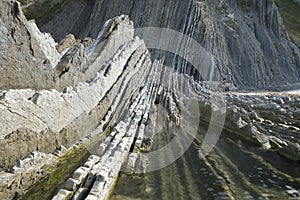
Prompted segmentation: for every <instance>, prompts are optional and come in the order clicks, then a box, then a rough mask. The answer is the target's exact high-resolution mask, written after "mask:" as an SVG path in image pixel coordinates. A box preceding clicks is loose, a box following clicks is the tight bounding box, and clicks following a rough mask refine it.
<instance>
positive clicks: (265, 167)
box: [111, 134, 300, 200]
mask: <svg viewBox="0 0 300 200" xmlns="http://www.w3.org/2000/svg"><path fill="white" fill-rule="evenodd" d="M225 135H227V134H222V137H221V139H220V140H219V142H218V144H217V146H216V147H215V148H214V150H213V151H212V152H211V153H210V154H209V155H208V156H206V157H205V158H201V157H200V156H199V151H198V149H199V144H200V141H201V139H200V138H197V139H195V141H194V143H193V144H192V145H191V146H190V148H189V149H188V150H187V151H186V152H185V154H184V155H183V156H182V157H180V158H179V159H178V160H177V161H176V162H174V163H173V164H171V165H169V166H167V167H165V168H163V169H161V170H159V171H155V172H151V173H147V174H144V175H128V174H124V173H123V174H121V175H120V178H119V181H118V183H117V185H116V188H115V191H114V193H113V195H112V196H111V199H114V200H116V199H148V200H152V199H153V200H154V199H174V200H182V199H300V197H299V196H298V195H299V189H300V164H299V163H297V162H295V161H291V160H288V159H286V158H284V157H282V156H280V155H278V154H277V153H275V152H266V151H265V150H263V149H259V148H254V147H251V146H250V145H247V144H243V143H242V142H241V141H235V140H233V139H231V138H228V137H227V136H225ZM289 193H290V194H289Z"/></svg>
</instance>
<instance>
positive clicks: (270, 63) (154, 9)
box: [41, 0, 300, 90]
mask: <svg viewBox="0 0 300 200" xmlns="http://www.w3.org/2000/svg"><path fill="white" fill-rule="evenodd" d="M64 2H65V6H64V7H63V8H62V9H61V10H59V11H58V13H57V14H56V15H55V16H54V17H53V18H52V19H51V20H50V21H48V22H47V23H45V24H43V25H42V27H41V29H42V30H43V31H45V32H50V33H52V35H53V36H54V38H55V39H56V40H61V39H62V38H64V37H65V35H66V34H69V33H72V34H74V35H75V36H76V37H78V38H84V37H86V36H92V37H93V38H96V37H97V34H98V30H99V28H100V27H102V25H103V24H104V23H105V22H106V21H107V20H108V19H111V18H112V17H114V16H116V15H120V13H122V14H123V13H124V14H127V15H129V16H130V19H131V20H132V21H133V22H134V24H135V27H136V28H143V27H164V28H170V29H172V30H176V31H179V32H181V33H184V34H186V35H187V36H190V37H192V38H193V39H195V40H196V41H197V42H198V43H200V44H201V45H202V46H203V47H204V48H205V50H206V51H207V52H209V53H210V54H211V55H212V57H213V59H214V62H215V64H216V69H218V70H215V73H214V76H213V78H214V80H220V79H222V78H227V79H228V80H230V81H231V82H232V83H234V84H235V85H236V86H237V87H238V88H242V89H270V90H274V89H280V88H281V87H283V88H284V86H286V85H288V86H289V87H295V88H297V87H299V82H300V79H299V75H300V74H299V73H300V57H299V56H300V54H299V48H298V47H297V46H296V45H295V44H293V43H292V42H291V40H290V38H289V36H288V35H287V33H286V32H285V28H284V25H283V22H282V19H281V17H280V15H279V13H278V9H277V7H276V4H275V3H274V0H254V1H252V0H251V1H235V0H226V1H224V0H216V1H210V0H205V1H199V0H188V1H180V2H179V1H177V0H172V1H169V0H150V1H148V0H142V1H138V2H136V1H133V0H126V1H124V3H123V4H122V6H120V5H119V1H118V0H101V1H96V0H92V1H87V2H84V3H82V1H80V0H75V1H70V0H65V1H64ZM103 10H106V11H107V12H103ZM141 13H142V15H141ZM78 15H79V16H80V17H77V16H78ZM74 19H76V20H74ZM158 40H159V38H158ZM161 42H163V39H162V41H161ZM166 60H170V63H172V60H173V58H172V57H169V58H166ZM293 84H296V85H293Z"/></svg>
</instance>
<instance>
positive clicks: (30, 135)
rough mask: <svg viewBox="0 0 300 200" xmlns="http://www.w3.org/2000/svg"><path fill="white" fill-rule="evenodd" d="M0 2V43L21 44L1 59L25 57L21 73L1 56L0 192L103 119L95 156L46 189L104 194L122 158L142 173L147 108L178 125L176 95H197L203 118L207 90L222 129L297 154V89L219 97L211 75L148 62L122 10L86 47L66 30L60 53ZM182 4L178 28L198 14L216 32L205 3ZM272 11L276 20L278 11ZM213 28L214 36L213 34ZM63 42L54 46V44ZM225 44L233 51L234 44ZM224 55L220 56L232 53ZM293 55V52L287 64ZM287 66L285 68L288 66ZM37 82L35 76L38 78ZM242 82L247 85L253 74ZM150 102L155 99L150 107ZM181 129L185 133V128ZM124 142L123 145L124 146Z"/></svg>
mask: <svg viewBox="0 0 300 200" xmlns="http://www.w3.org/2000/svg"><path fill="white" fill-rule="evenodd" d="M227 3H228V4H229V5H230V6H232V7H234V5H235V3H234V2H231V1H229V2H227ZM227 3H226V2H224V1H220V2H219V4H218V6H220V8H222V6H224V4H227ZM255 3H258V2H256V1H252V3H251V5H252V4H253V5H254V4H255ZM0 5H1V8H3V9H1V12H2V13H1V18H0V19H1V21H0V23H2V25H3V26H0V27H1V30H0V31H2V32H0V33H1V34H4V35H5V34H8V37H7V38H2V37H1V42H2V43H3V44H5V45H6V47H8V46H9V45H10V47H9V48H8V49H14V48H20V49H19V50H21V51H23V53H22V54H21V53H20V52H19V51H15V50H13V51H11V52H12V54H9V55H10V56H12V57H9V58H10V59H11V60H12V61H14V62H17V61H18V62H19V61H20V60H22V59H25V60H26V61H28V62H27V63H26V64H25V65H24V66H25V67H28V70H29V71H28V73H25V74H23V75H22V77H21V75H20V74H19V73H20V70H19V69H21V68H20V66H19V65H17V64H16V63H9V62H7V59H1V62H3V66H4V67H3V70H5V69H8V66H9V65H11V66H14V67H15V69H16V70H17V71H14V73H11V75H13V76H11V77H10V78H5V77H4V79H1V81H0V82H1V84H2V83H3V85H2V86H3V87H2V88H3V89H4V90H2V91H1V92H0V114H1V115H0V155H1V156H0V163H1V165H0V167H1V169H2V170H6V172H1V175H0V181H1V182H0V183H1V190H0V199H13V198H14V197H16V198H21V197H22V195H23V194H24V193H25V192H26V191H27V190H28V189H29V188H30V186H31V185H33V184H34V183H36V182H38V181H39V179H40V178H42V177H43V175H45V174H46V172H45V169H44V168H43V166H44V164H45V165H47V164H49V163H52V162H53V160H55V159H56V158H57V155H58V154H57V153H54V154H52V153H53V152H54V150H55V149H56V148H57V147H59V146H61V145H64V146H66V147H70V146H72V145H73V144H74V143H76V141H77V140H78V139H80V138H81V137H84V136H86V135H87V134H90V133H92V132H93V131H95V130H96V131H98V132H99V131H102V130H104V129H105V127H106V126H107V124H108V123H109V122H111V121H112V122H113V126H112V131H111V132H110V134H109V136H108V137H107V138H105V139H104V140H103V141H101V142H100V144H99V147H98V148H97V149H96V152H95V154H94V155H92V156H91V157H90V158H89V159H88V160H87V161H86V162H85V163H84V165H83V166H79V167H78V169H77V170H75V172H73V173H72V176H71V177H69V179H68V180H66V182H65V184H64V186H62V188H61V189H60V190H59V192H58V193H57V194H56V195H55V196H54V197H53V199H68V198H70V197H72V198H73V199H78V200H80V199H85V198H87V199H107V198H108V197H109V195H110V193H111V191H112V189H113V186H114V184H115V182H116V179H117V177H118V174H119V171H120V169H121V167H122V165H123V164H124V163H125V166H124V168H125V169H126V171H128V172H131V173H133V172H135V171H141V172H143V171H146V169H147V165H148V164H149V163H148V160H147V159H144V157H142V156H140V155H139V153H140V151H142V150H144V149H145V148H146V149H147V148H149V147H150V146H151V141H152V136H151V134H150V135H149V129H151V127H152V128H153V127H155V124H151V121H155V117H154V116H153V113H161V110H160V109H161V108H163V110H164V111H165V113H166V115H167V118H168V122H170V123H174V125H175V126H178V127H180V126H183V123H184V122H185V121H184V118H183V114H182V113H181V111H183V110H188V109H192V110H193V109H194V108H193V107H190V108H185V107H184V106H185V105H189V104H185V103H186V102H185V100H184V99H185V98H191V99H196V100H197V101H199V110H200V111H201V116H202V118H201V120H203V121H205V122H209V120H210V119H209V117H210V113H211V111H212V109H214V110H215V111H216V112H220V113H222V112H224V107H222V108H219V107H218V105H215V104H214V103H212V102H211V97H212V96H214V97H216V98H218V97H220V98H221V97H222V98H223V96H225V97H226V101H227V106H226V108H225V110H226V113H227V115H226V122H225V124H224V127H225V128H226V129H228V130H229V131H230V132H231V133H232V136H235V137H234V138H236V137H237V138H238V139H241V140H245V141H248V142H251V143H252V144H255V145H257V146H260V147H263V148H265V149H267V150H272V151H273V150H276V152H278V153H280V154H281V155H283V156H286V157H288V158H291V159H294V160H299V159H300V153H299V152H300V146H299V134H298V133H299V130H300V124H299V109H300V108H299V101H300V99H299V96H297V95H290V94H284V93H280V94H279V93H267V94H264V95H260V94H259V93H253V94H249V93H237V92H236V93H228V94H225V95H224V94H223V93H222V92H221V93H220V91H223V88H222V87H223V86H221V85H219V83H211V84H210V86H213V87H214V88H210V86H209V85H206V83H201V82H200V83H199V82H196V81H195V80H193V78H192V76H190V75H193V74H190V75H184V74H180V73H178V71H180V70H178V71H174V70H172V69H170V68H164V67H163V64H162V63H163V61H155V62H151V60H150V55H149V52H148V50H147V48H146V45H145V44H144V42H143V40H141V39H140V38H139V37H135V36H134V29H133V23H132V22H131V21H130V20H129V18H128V16H124V15H122V16H120V17H115V18H112V19H110V20H108V21H106V23H104V26H103V28H102V29H101V30H100V31H99V29H98V30H97V34H96V35H95V40H94V41H93V42H92V43H91V44H90V45H89V46H87V45H85V43H84V41H83V42H77V43H76V44H75V43H74V38H73V37H72V36H70V35H69V36H67V37H66V40H64V41H67V40H72V41H73V42H72V41H71V42H70V45H69V44H68V45H67V44H66V45H65V47H66V49H64V50H63V51H64V52H63V53H62V54H61V55H60V54H59V53H57V51H56V48H57V47H56V48H55V46H54V45H56V44H55V42H54V41H53V39H51V37H50V35H48V34H44V33H40V32H39V31H38V29H37V27H36V26H35V24H34V23H33V22H27V21H26V19H25V17H24V16H23V14H22V12H21V10H20V7H19V4H18V3H16V2H13V1H2V2H1V3H0ZM2 5H3V7H2ZM74 5H76V1H75V3H74ZM195 5H196V7H194V6H195ZM253 5H252V6H253ZM273 5H274V4H272V2H271V3H270V4H264V5H263V6H267V8H268V9H269V11H270V12H271V13H273V14H274V16H276V13H277V11H276V8H275V7H273ZM190 6H191V10H193V12H191V13H193V14H192V15H191V16H190V15H189V16H190V18H188V20H187V21H186V22H184V24H186V26H188V27H193V26H192V24H191V23H192V21H193V20H192V19H194V20H195V21H197V20H199V18H200V19H202V20H203V22H205V24H206V25H205V24H203V27H204V29H203V30H205V31H207V30H210V31H209V34H208V35H210V34H214V33H218V32H215V31H216V30H217V29H215V28H216V24H214V23H217V22H213V21H211V20H209V19H210V18H213V17H212V16H210V15H212V13H211V12H209V8H210V7H207V6H205V4H201V3H197V2H196V4H194V2H193V3H190ZM212 6H216V5H212ZM100 7H101V6H100ZM225 8H226V9H225ZM225 8H224V9H225V10H223V11H224V12H223V11H222V14H224V16H225V18H224V20H225V21H226V22H228V20H233V21H235V20H237V21H236V22H238V21H239V20H238V18H235V17H234V16H236V14H234V15H233V14H230V13H227V9H228V7H226V6H225ZM194 9H195V10H194ZM268 9H267V10H268ZM3 10H4V11H6V12H8V15H7V16H6V17H8V18H9V19H8V20H7V21H2V19H4V17H3V18H2V16H4V14H3V13H4V11H3ZM229 10H230V9H229ZM226 16H227V18H226ZM272 16H273V15H272ZM171 18H172V17H171ZM275 19H278V20H280V18H277V17H275ZM141 20H142V21H143V19H141ZM224 20H223V22H224ZM262 20H264V19H262ZM275 21H276V20H275ZM231 25H234V24H231ZM277 25H278V24H277V23H275V25H274V26H275V27H273V28H274V30H278V31H279V32H280V31H283V29H281V28H282V27H281V25H280V23H279V26H278V27H277ZM195 26H196V25H195ZM228 26H229V25H228ZM11 27H15V28H16V30H13V29H12V31H8V29H10V28H11ZM226 27H227V26H226ZM198 28H199V27H198ZM227 28H228V27H227ZM231 29H232V30H231ZM226 30H227V29H226ZM256 30H260V29H259V28H258V29H256ZM263 30H264V29H263ZM272 30H273V29H272ZM22 31H24V32H25V33H26V34H27V35H26V36H25V37H24V36H23V35H22V34H21V32H22ZM194 31H195V32H194ZM197 31H199V30H198V29H192V31H191V32H188V34H191V35H193V34H194V33H196V32H197ZM205 31H204V32H205ZM227 31H228V30H227ZM229 31H233V33H235V34H237V35H239V34H238V32H239V31H238V30H235V31H234V27H231V28H229ZM225 32H226V31H225ZM279 32H278V33H279ZM276 33H277V32H276ZM78 34H79V33H78ZM218 34H220V35H219V36H220V37H221V35H222V34H221V33H218ZM218 34H217V35H218ZM75 35H76V34H75ZM237 35H236V36H237ZM275 35H276V34H275ZM202 36H203V35H202ZM206 36H207V35H206ZM206 36H205V37H206ZM199 37H200V36H199ZM205 37H204V38H205ZM68 38H69V39H68ZM70 38H71V39H70ZM210 38H211V39H210V40H209V42H208V41H207V40H206V39H204V41H205V42H202V45H203V46H205V47H206V48H208V49H209V52H213V54H212V55H218V53H220V52H218V51H215V52H214V50H213V49H214V48H212V46H214V45H216V44H217V43H214V42H213V41H214V39H213V38H214V37H213V36H212V35H210ZM223 39H224V38H223ZM286 39H287V38H285V37H284V39H283V40H284V41H283V42H282V44H283V46H284V45H285V42H289V41H288V40H287V41H286ZM19 40H21V43H22V45H25V46H24V47H22V48H24V49H22V48H21V47H20V46H18V41H19ZM64 41H62V42H61V43H60V44H61V45H63V43H64ZM21 43H20V44H21ZM29 44H30V45H31V46H30V45H29ZM213 44H214V45H213ZM5 45H4V47H5ZM22 45H21V46H22ZM27 45H28V46H27ZM221 46H222V45H221ZM291 46H292V44H291ZM1 47H2V46H1ZM65 47H64V48H65ZM27 48H28V49H27ZM35 48H36V49H35ZM287 48H290V47H287ZM33 49H35V50H33ZM232 49H236V46H234V47H233V48H232ZM237 49H239V48H237ZM215 50H216V49H215ZM34 51H36V52H38V53H34ZM288 51H289V50H287V52H288ZM224 52H225V53H226V51H224ZM224 52H222V53H224ZM258 52H260V50H258ZM235 53H236V54H234V55H239V52H235ZM7 55H8V53H7V52H6V51H1V58H6V56H7ZM222 55H223V54H222ZM222 55H221V54H220V55H219V56H220V57H218V59H219V58H223V57H222ZM223 56H224V60H222V61H226V59H228V60H231V58H230V59H229V58H226V56H225V55H223ZM291 59H292V58H291ZM228 60H227V61H228ZM233 60H234V59H233ZM242 60H243V59H242ZM218 62H219V61H218V60H216V64H217V65H218V64H220V63H218ZM230 62H231V61H230ZM293 62H294V61H293V60H292V61H291V63H293ZM41 63H42V64H41ZM225 63H226V62H225ZM1 64H2V63H1ZM40 65H42V66H44V67H46V68H45V69H47V70H45V71H46V72H43V73H39V72H38V71H36V70H37V69H35V68H38V70H44V68H39V66H40ZM292 65H293V64H292ZM292 65H290V67H291V68H293V69H294V66H292ZM251 66H252V65H251ZM1 69H2V68H1ZM24 69H25V68H24ZM216 69H220V68H219V67H217V68H216ZM234 69H239V68H238V67H237V68H234ZM26 70H27V68H26ZM222 70H223V68H221V70H220V71H221V72H220V74H221V75H222V73H223V72H222ZM191 71H192V70H191ZM225 71H226V70H225ZM241 71H244V69H241ZM246 71H247V70H246ZM250 71H251V70H250ZM10 72H12V71H9V70H8V73H7V75H8V76H7V77H9V76H10ZM16 72H18V73H16ZM251 72H252V71H251ZM47 73H49V74H48V75H49V76H48V75H47ZM216 73H218V72H216ZM224 73H225V74H226V73H227V72H224ZM228 73H229V72H228ZM243 73H244V72H243ZM34 74H35V75H34ZM233 74H235V73H233ZM257 74H258V73H257ZM28 76H30V77H32V79H29V80H30V81H33V82H34V84H33V82H28V83H27V82H26V78H28ZM35 76H39V77H38V78H37V77H35ZM216 76H218V75H217V74H216ZM295 76H297V74H296V75H295ZM241 77H242V76H241ZM254 77H255V76H254ZM239 78H240V77H238V76H237V77H236V79H234V78H233V80H234V83H236V84H238V85H243V84H239V81H238V79H239ZM12 79H14V80H20V81H19V82H18V81H12ZM23 79H24V80H23ZM53 79H54V80H55V81H53ZM292 79H293V78H292ZM292 79H291V80H292ZM41 80H44V82H43V83H41V82H42V81H41ZM293 80H294V79H293ZM48 81H49V82H48ZM247 81H248V83H250V85H251V84H252V82H253V80H247ZM248 83H247V84H248ZM270 83H271V82H270ZM16 84H19V85H16ZM35 84H39V85H38V86H37V85H35ZM254 85H256V84H254ZM256 86H257V85H256ZM16 88H18V89H16ZM20 88H23V89H20ZM28 88H31V89H28ZM46 89H48V90H46ZM155 105H156V106H157V105H161V106H162V107H160V108H158V107H157V108H156V106H155ZM180 105H181V106H182V105H183V107H180ZM197 105H198V104H197ZM270 112H271V113H272V115H270V114H269V113H270ZM151 113H152V114H151ZM188 113H190V114H191V113H194V112H188ZM196 114H199V113H196ZM193 117H196V118H197V116H196V115H194V114H191V116H189V118H188V119H189V120H194V119H193ZM112 119H113V120H112ZM149 121H150V122H149ZM99 124H100V125H99ZM197 125H198V121H197ZM150 132H151V131H150ZM181 134H182V135H184V136H185V135H187V134H186V133H185V132H182V133H181ZM186 137H188V136H186ZM131 148H132V149H133V152H132V153H130V152H129V150H130V149H131ZM171 153H172V152H171ZM14 165H15V166H14ZM24 177H26V178H24Z"/></svg>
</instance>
